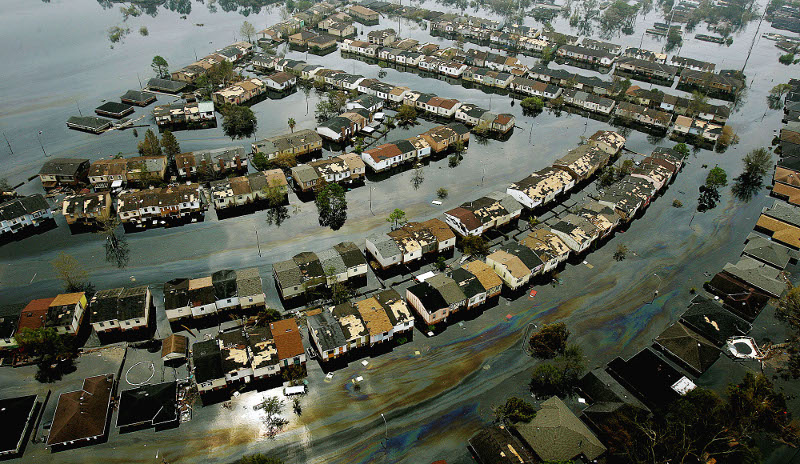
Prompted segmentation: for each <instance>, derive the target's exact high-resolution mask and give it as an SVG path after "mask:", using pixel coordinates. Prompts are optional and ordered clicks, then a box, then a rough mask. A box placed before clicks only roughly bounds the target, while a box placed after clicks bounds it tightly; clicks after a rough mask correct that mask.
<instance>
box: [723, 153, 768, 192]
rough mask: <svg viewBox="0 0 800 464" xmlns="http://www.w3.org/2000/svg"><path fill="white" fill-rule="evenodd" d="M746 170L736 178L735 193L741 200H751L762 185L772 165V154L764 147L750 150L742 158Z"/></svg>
mask: <svg viewBox="0 0 800 464" xmlns="http://www.w3.org/2000/svg"><path fill="white" fill-rule="evenodd" d="M742 163H743V164H744V171H742V173H741V174H740V175H739V176H738V177H736V178H735V179H734V183H733V188H732V191H733V194H734V196H736V198H738V199H739V200H741V201H749V200H750V199H751V198H752V197H753V196H754V195H755V194H756V193H757V192H758V191H759V190H760V189H761V187H762V182H763V180H764V176H766V175H767V172H769V169H770V167H771V166H772V155H771V154H770V152H769V150H767V149H766V148H764V147H761V148H756V149H755V150H752V151H750V153H748V154H746V155H745V156H744V158H742Z"/></svg>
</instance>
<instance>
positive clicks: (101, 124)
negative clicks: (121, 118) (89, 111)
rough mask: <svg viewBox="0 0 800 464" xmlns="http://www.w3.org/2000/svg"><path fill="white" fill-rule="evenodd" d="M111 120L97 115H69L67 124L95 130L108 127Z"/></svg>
mask: <svg viewBox="0 0 800 464" xmlns="http://www.w3.org/2000/svg"><path fill="white" fill-rule="evenodd" d="M111 122H112V121H111V120H110V119H107V118H99V117H97V116H70V117H69V118H68V119H67V125H68V126H76V127H85V128H89V129H92V130H97V131H101V130H103V129H106V128H108V127H110V126H111Z"/></svg>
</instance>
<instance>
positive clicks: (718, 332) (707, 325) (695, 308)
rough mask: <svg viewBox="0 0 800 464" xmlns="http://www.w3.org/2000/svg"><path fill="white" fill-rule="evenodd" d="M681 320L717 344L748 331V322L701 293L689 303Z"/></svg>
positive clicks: (719, 344) (720, 344)
mask: <svg viewBox="0 0 800 464" xmlns="http://www.w3.org/2000/svg"><path fill="white" fill-rule="evenodd" d="M681 322H682V323H683V324H684V325H686V326H688V327H690V328H692V330H694V331H695V332H697V333H699V334H700V335H702V336H703V337H705V338H706V339H708V340H709V341H710V342H712V343H714V344H715V345H717V346H722V345H723V344H725V342H726V341H727V340H728V338H729V337H733V336H737V335H744V334H747V333H748V332H749V331H750V324H749V323H747V322H745V321H744V320H743V319H740V318H739V317H737V316H735V315H734V314H733V313H731V312H730V311H728V310H726V309H725V308H723V307H722V305H720V304H719V303H716V302H714V301H713V300H710V299H708V298H706V297H704V296H702V295H697V296H695V297H694V299H693V300H692V302H691V303H689V306H688V307H687V308H686V312H684V313H683V316H681Z"/></svg>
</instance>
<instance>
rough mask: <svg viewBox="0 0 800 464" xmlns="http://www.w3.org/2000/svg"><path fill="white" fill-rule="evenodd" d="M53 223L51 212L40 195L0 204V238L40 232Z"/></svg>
mask: <svg viewBox="0 0 800 464" xmlns="http://www.w3.org/2000/svg"><path fill="white" fill-rule="evenodd" d="M52 222H53V211H52V209H51V208H50V205H49V204H48V203H47V200H46V199H45V197H44V196H43V195H41V194H38V193H36V194H33V195H28V196H24V197H18V198H11V199H9V200H5V201H3V202H2V203H0V237H2V238H4V239H6V238H11V237H14V236H19V235H22V234H26V233H28V232H32V231H36V230H41V229H43V228H44V227H46V226H47V225H48V224H52Z"/></svg>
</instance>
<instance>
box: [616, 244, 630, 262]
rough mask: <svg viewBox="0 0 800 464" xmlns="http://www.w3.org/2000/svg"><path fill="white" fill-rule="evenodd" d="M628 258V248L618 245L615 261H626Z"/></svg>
mask: <svg viewBox="0 0 800 464" xmlns="http://www.w3.org/2000/svg"><path fill="white" fill-rule="evenodd" d="M627 257H628V247H626V246H625V245H622V244H620V245H617V251H615V252H614V260H615V261H625V258H627Z"/></svg>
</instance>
